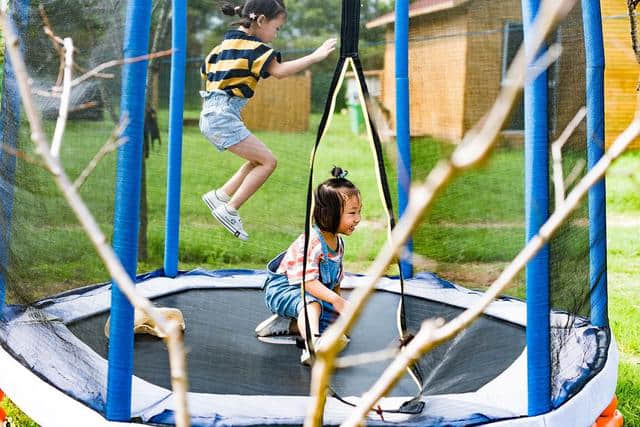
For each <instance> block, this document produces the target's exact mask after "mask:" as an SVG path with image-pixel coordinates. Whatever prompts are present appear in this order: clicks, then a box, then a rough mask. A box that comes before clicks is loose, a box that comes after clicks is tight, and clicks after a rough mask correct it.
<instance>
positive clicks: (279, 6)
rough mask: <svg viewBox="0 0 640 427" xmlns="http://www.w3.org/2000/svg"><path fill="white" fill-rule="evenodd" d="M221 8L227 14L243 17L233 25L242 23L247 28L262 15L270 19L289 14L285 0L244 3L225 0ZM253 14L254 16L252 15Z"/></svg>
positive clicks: (248, 0)
mask: <svg viewBox="0 0 640 427" xmlns="http://www.w3.org/2000/svg"><path fill="white" fill-rule="evenodd" d="M221 9H222V13H224V14H225V15H228V16H236V15H237V16H239V17H240V18H242V19H241V20H240V21H237V22H234V23H233V24H232V25H242V26H243V27H245V28H249V27H251V23H252V22H253V21H254V20H255V19H257V18H258V17H259V16H260V15H264V16H265V17H266V18H267V20H269V21H270V20H272V19H275V18H277V17H278V15H280V14H284V15H285V16H286V15H287V8H286V7H285V5H284V0H246V1H245V2H244V3H242V5H237V4H235V3H234V2H232V1H225V2H223V4H222V7H221ZM252 14H253V16H254V18H252V17H251V15H252Z"/></svg>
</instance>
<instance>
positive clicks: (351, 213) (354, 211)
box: [337, 195, 362, 236]
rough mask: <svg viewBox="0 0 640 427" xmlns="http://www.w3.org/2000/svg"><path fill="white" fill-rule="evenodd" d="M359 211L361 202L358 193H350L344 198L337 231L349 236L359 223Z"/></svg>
mask: <svg viewBox="0 0 640 427" xmlns="http://www.w3.org/2000/svg"><path fill="white" fill-rule="evenodd" d="M361 211H362V202H361V201H360V196H359V195H352V196H351V197H349V198H348V199H347V200H345V202H344V205H343V210H342V215H340V224H339V225H338V230H337V232H338V233H340V234H344V235H347V236H350V235H351V234H352V233H353V232H354V230H355V229H356V227H357V226H358V224H359V223H360V212H361Z"/></svg>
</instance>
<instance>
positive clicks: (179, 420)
mask: <svg viewBox="0 0 640 427" xmlns="http://www.w3.org/2000/svg"><path fill="white" fill-rule="evenodd" d="M0 26H1V28H2V32H3V34H4V36H5V38H6V40H7V43H6V47H7V51H8V53H9V56H10V58H11V62H12V64H13V67H14V70H15V75H16V79H17V82H18V88H19V90H20V96H21V98H22V103H23V105H24V111H25V114H26V116H27V118H28V120H29V124H30V126H31V140H32V141H33V143H34V144H35V146H36V153H37V154H38V155H40V156H41V158H42V160H43V161H44V163H45V165H46V168H47V169H48V170H49V171H50V172H51V175H52V178H53V180H54V182H55V183H56V185H57V186H58V188H59V189H60V191H61V193H62V194H63V196H64V197H65V199H66V200H67V203H68V204H69V207H71V209H72V210H73V212H74V213H75V215H76V218H77V219H78V222H80V224H81V225H82V227H83V228H84V230H85V232H86V234H87V236H88V237H89V239H90V240H91V242H92V243H93V245H94V247H95V249H96V251H97V253H98V255H99V256H100V258H101V259H102V261H103V262H104V264H105V266H106V267H107V270H108V271H109V274H110V275H111V277H112V278H113V283H114V284H116V285H117V286H118V288H119V289H120V290H121V291H122V293H123V294H124V295H125V296H126V297H127V299H128V300H129V301H130V302H131V304H132V305H133V306H134V307H136V308H138V309H140V310H142V311H143V312H145V313H146V314H147V315H148V316H149V317H150V318H152V319H153V320H154V321H155V322H156V324H157V325H158V327H159V328H160V330H161V331H162V332H163V333H164V334H166V335H168V338H167V347H168V350H169V357H170V361H171V382H172V387H173V391H174V394H175V396H176V402H177V409H176V424H177V425H179V426H189V415H188V409H187V400H186V399H187V398H186V393H187V375H186V369H185V360H186V359H185V353H184V343H183V341H182V329H181V326H180V325H179V324H178V322H177V321H175V320H167V319H165V317H164V316H162V315H161V314H160V312H159V311H158V310H157V309H156V308H155V307H154V306H153V304H151V301H149V300H148V299H147V298H145V297H143V296H141V295H140V294H139V293H138V292H137V291H136V288H135V285H134V283H133V281H132V280H131V278H130V277H129V275H128V274H127V272H126V270H125V269H124V267H123V266H122V264H121V263H120V260H119V259H118V257H117V255H116V254H115V252H114V251H113V248H112V247H111V246H110V245H109V243H108V241H107V238H106V236H105V235H104V233H102V231H101V230H100V227H99V225H98V224H97V222H96V221H95V218H94V217H93V215H92V214H91V212H90V211H89V209H88V208H87V206H86V204H85V203H84V201H83V200H82V198H81V197H80V195H79V194H78V192H77V191H76V190H75V188H74V186H73V184H72V183H71V181H70V180H69V178H68V176H67V175H66V173H65V172H64V168H63V167H62V165H61V163H60V160H59V159H58V158H56V157H53V156H52V155H51V153H50V151H49V144H48V142H47V139H46V135H45V132H44V128H43V125H42V119H41V117H40V115H39V113H38V110H37V108H36V106H35V103H34V101H33V98H32V97H31V91H30V87H29V80H28V73H27V69H26V66H25V63H24V60H23V57H22V53H21V52H20V49H19V47H18V37H17V36H16V34H15V32H14V30H13V28H12V25H11V23H10V22H9V19H8V18H7V15H6V14H5V13H2V14H0Z"/></svg>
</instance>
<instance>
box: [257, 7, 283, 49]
mask: <svg viewBox="0 0 640 427" xmlns="http://www.w3.org/2000/svg"><path fill="white" fill-rule="evenodd" d="M286 19H287V17H286V16H285V14H284V13H280V14H279V15H278V16H276V17H275V18H273V19H267V17H266V16H264V15H260V16H259V17H258V18H257V19H256V20H255V21H254V23H253V25H251V30H252V32H253V35H254V36H256V37H257V38H259V39H260V40H262V41H263V42H265V43H270V42H272V41H273V40H274V39H275V38H276V36H277V35H278V31H280V28H281V27H282V26H283V25H284V22H285V21H286Z"/></svg>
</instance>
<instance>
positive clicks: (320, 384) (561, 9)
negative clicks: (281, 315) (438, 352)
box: [305, 0, 575, 427]
mask: <svg viewBox="0 0 640 427" xmlns="http://www.w3.org/2000/svg"><path fill="white" fill-rule="evenodd" d="M574 2H575V0H570V1H562V2H558V1H556V0H545V1H544V2H543V3H542V5H541V8H540V10H539V12H538V14H537V16H536V20H535V22H534V23H533V25H532V30H531V32H530V33H529V34H527V35H528V36H529V40H528V44H527V49H524V48H522V47H521V49H520V51H519V52H518V54H517V55H516V58H515V59H514V61H513V63H512V65H511V67H509V70H508V72H507V79H506V81H507V83H506V84H505V85H504V86H503V87H502V89H501V91H500V93H499V94H498V97H497V99H496V101H495V103H494V105H493V107H492V108H491V110H490V111H489V113H488V114H487V116H485V118H484V119H483V120H481V122H480V123H479V124H478V125H476V127H474V129H472V130H471V131H470V132H468V133H467V134H466V135H465V138H464V139H463V141H462V143H461V144H460V145H459V146H458V148H457V149H456V150H455V151H454V153H453V154H452V156H451V159H450V161H441V162H440V163H438V164H437V165H436V166H435V167H434V169H433V170H432V171H431V173H430V174H429V176H428V177H427V179H426V181H425V182H424V183H423V184H422V185H420V186H413V187H412V189H411V193H410V198H409V205H408V206H407V209H406V211H405V213H404V215H403V216H402V218H401V219H400V221H399V222H398V224H397V225H396V227H395V228H394V229H393V232H392V236H391V239H390V241H388V242H387V244H386V245H385V246H384V248H383V249H382V251H381V252H380V253H379V254H378V257H376V259H375V261H374V262H373V264H372V265H371V267H370V269H369V271H368V273H367V281H366V283H364V284H363V285H362V286H360V287H358V288H357V289H356V290H355V291H354V292H353V293H352V295H351V297H350V302H351V304H350V305H349V307H348V308H347V310H345V313H343V314H342V315H341V316H340V317H339V318H338V320H337V321H336V322H335V323H334V324H333V325H331V326H330V327H329V328H328V329H327V331H326V332H325V335H326V336H327V338H326V341H322V343H321V344H320V345H319V347H318V349H317V352H316V362H315V364H314V366H313V371H312V379H311V396H312V401H311V404H310V406H309V410H308V413H307V418H306V420H305V426H307V427H311V426H320V425H321V424H322V413H323V409H324V406H325V402H326V397H327V395H326V394H327V388H328V385H329V376H330V375H331V372H332V370H333V368H334V363H335V357H336V355H337V352H338V340H339V338H340V336H341V335H342V334H344V333H348V331H349V330H350V329H351V328H352V327H353V325H354V324H355V321H356V319H357V317H358V316H359V315H360V313H361V312H362V310H363V307H364V304H365V302H366V301H367V299H368V298H369V297H370V295H371V293H372V292H373V288H374V285H375V283H376V282H377V281H378V279H380V277H381V276H382V275H383V274H384V271H385V270H386V268H387V266H388V265H389V263H390V262H391V261H392V260H393V259H394V257H395V256H396V254H397V253H398V251H399V249H400V247H401V246H402V245H403V244H404V242H405V241H406V240H407V239H408V238H409V237H410V236H411V233H412V231H413V229H414V228H415V227H416V226H417V225H418V223H419V222H420V220H421V218H422V217H423V216H424V214H425V213H426V210H427V208H428V207H429V206H430V205H431V203H432V201H433V200H434V198H435V196H436V195H437V194H438V193H439V192H441V191H442V190H443V189H444V188H445V187H446V185H447V184H448V183H449V181H450V180H451V179H453V177H454V176H455V175H457V174H459V173H460V172H461V171H463V170H464V169H468V168H471V167H473V166H474V165H476V164H479V163H480V162H481V161H483V160H484V159H485V158H486V157H487V156H488V154H489V152H490V149H491V148H492V147H493V145H494V144H495V141H496V137H497V135H498V133H499V131H500V129H501V128H502V126H503V124H504V122H505V120H506V119H507V117H508V115H509V113H510V111H511V108H512V106H513V103H514V102H515V100H516V97H517V95H518V93H519V92H520V89H521V88H522V86H523V84H524V82H525V79H526V77H527V64H530V63H532V62H533V60H534V58H535V57H536V54H537V52H538V50H539V49H540V47H541V46H542V43H543V41H544V39H545V38H546V36H547V35H548V34H549V32H550V31H551V29H552V28H553V27H554V25H555V23H556V22H558V21H559V20H560V19H562V18H563V17H564V16H566V14H567V13H568V12H569V11H570V10H571V8H572V7H573V4H574ZM401 354H402V353H401ZM365 413H366V412H365ZM360 420H361V418H359V419H358V421H356V424H357V423H359V422H360Z"/></svg>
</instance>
